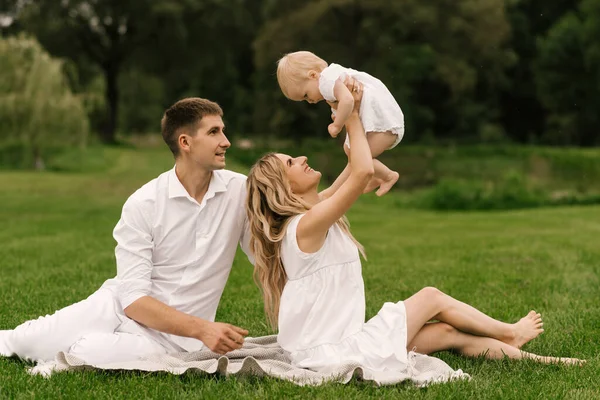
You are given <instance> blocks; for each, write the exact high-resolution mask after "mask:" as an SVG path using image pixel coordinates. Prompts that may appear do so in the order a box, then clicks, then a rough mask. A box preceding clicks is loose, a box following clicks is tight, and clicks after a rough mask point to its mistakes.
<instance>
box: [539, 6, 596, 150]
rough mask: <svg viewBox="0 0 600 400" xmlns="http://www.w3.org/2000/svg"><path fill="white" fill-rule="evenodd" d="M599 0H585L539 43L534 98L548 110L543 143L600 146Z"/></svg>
mask: <svg viewBox="0 0 600 400" xmlns="http://www.w3.org/2000/svg"><path fill="white" fill-rule="evenodd" d="M599 35H600V0H583V1H582V3H581V4H580V6H579V8H578V10H576V11H574V12H569V13H567V14H566V15H564V16H563V17H562V18H561V19H560V20H559V21H558V22H557V23H556V24H554V25H553V26H552V27H551V28H550V30H549V31H548V34H547V35H545V36H543V37H541V38H540V39H539V41H538V47H539V58H538V60H537V64H536V71H537V74H536V82H537V86H538V94H539V97H540V99H541V101H542V103H543V105H544V107H545V108H546V109H547V110H548V112H549V117H548V128H547V132H546V140H547V141H549V142H551V143H554V144H563V145H583V146H591V145H596V144H599V143H600V135H598V129H599V127H600V115H599V114H598V109H600V45H598V40H597V39H598V37H599Z"/></svg>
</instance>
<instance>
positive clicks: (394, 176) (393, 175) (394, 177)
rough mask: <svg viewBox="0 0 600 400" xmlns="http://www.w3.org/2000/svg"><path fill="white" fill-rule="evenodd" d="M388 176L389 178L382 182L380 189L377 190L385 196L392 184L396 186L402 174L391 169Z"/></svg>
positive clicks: (379, 194)
mask: <svg viewBox="0 0 600 400" xmlns="http://www.w3.org/2000/svg"><path fill="white" fill-rule="evenodd" d="M386 178H387V179H386V180H385V181H383V182H382V183H381V186H379V189H378V190H377V191H376V192H375V194H376V195H377V196H383V195H384V194H386V193H387V192H389V191H390V189H391V188H392V186H394V184H395V183H396V182H398V178H400V174H398V173H397V172H396V171H391V172H390V173H389V175H388V176H387V177H386Z"/></svg>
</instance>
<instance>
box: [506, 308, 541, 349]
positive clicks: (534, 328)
mask: <svg viewBox="0 0 600 400" xmlns="http://www.w3.org/2000/svg"><path fill="white" fill-rule="evenodd" d="M543 326H544V323H543V322H542V315H541V314H538V313H537V312H535V311H533V310H531V311H529V314H527V315H526V316H524V317H523V318H521V319H520V320H519V322H515V323H514V324H512V328H513V335H512V338H510V339H508V340H504V342H505V343H507V344H510V345H511V346H515V347H517V348H519V349H520V348H521V347H522V346H523V345H524V344H525V343H527V342H529V341H530V340H532V339H535V338H536V337H538V336H539V335H540V333H542V332H544V329H543V328H542V327H543Z"/></svg>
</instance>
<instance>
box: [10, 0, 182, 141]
mask: <svg viewBox="0 0 600 400" xmlns="http://www.w3.org/2000/svg"><path fill="white" fill-rule="evenodd" d="M184 2H185V0H181V1H166V0H165V1H150V0H91V1H90V0H63V1H43V2H28V3H27V4H26V5H25V6H24V7H23V8H22V10H21V11H20V13H19V15H18V19H19V22H20V23H21V25H22V26H23V27H24V28H25V29H26V30H28V31H30V32H33V33H34V34H35V35H36V36H37V37H38V39H39V40H40V42H41V43H42V44H43V45H44V46H45V47H46V48H47V49H48V50H49V51H50V52H51V53H52V54H55V55H58V56H61V57H68V58H70V59H72V60H74V61H75V62H76V63H77V64H78V65H80V64H82V63H85V62H88V63H92V64H93V65H95V66H97V67H98V68H99V69H100V70H101V71H102V73H103V75H104V79H105V97H106V106H107V110H106V119H105V123H104V126H103V127H102V130H101V132H100V133H101V138H102V140H103V141H104V142H105V143H114V142H115V133H116V130H117V123H118V111H119V99H120V91H119V84H118V83H119V75H120V73H121V72H122V70H123V68H124V67H125V65H126V64H127V62H128V61H129V60H130V59H131V57H132V56H133V55H134V54H135V52H136V51H137V50H138V49H139V48H141V47H143V46H147V45H148V44H149V43H151V42H152V40H153V38H154V36H155V35H156V33H155V32H156V30H157V27H158V26H161V25H159V24H158V23H159V22H161V20H162V22H165V21H164V20H165V19H166V20H168V19H169V16H170V15H172V14H177V13H181V12H182V8H183V6H182V4H181V3H184ZM167 26H168V24H167ZM161 28H162V26H161Z"/></svg>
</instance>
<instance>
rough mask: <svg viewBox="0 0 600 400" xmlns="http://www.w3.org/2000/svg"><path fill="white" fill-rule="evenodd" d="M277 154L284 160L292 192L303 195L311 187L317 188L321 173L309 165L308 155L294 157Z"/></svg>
mask: <svg viewBox="0 0 600 400" xmlns="http://www.w3.org/2000/svg"><path fill="white" fill-rule="evenodd" d="M276 156H277V158H279V159H280V160H281V162H283V165H284V169H285V173H286V176H287V178H288V179H289V181H290V186H291V188H292V192H294V193H296V194H297V195H302V194H304V193H306V192H308V191H309V190H311V189H316V187H317V186H318V185H319V181H320V180H321V173H320V172H319V171H315V170H314V169H312V168H311V167H309V166H308V163H307V162H306V160H307V158H306V157H304V156H302V157H296V158H292V157H290V156H288V155H287V154H276Z"/></svg>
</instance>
